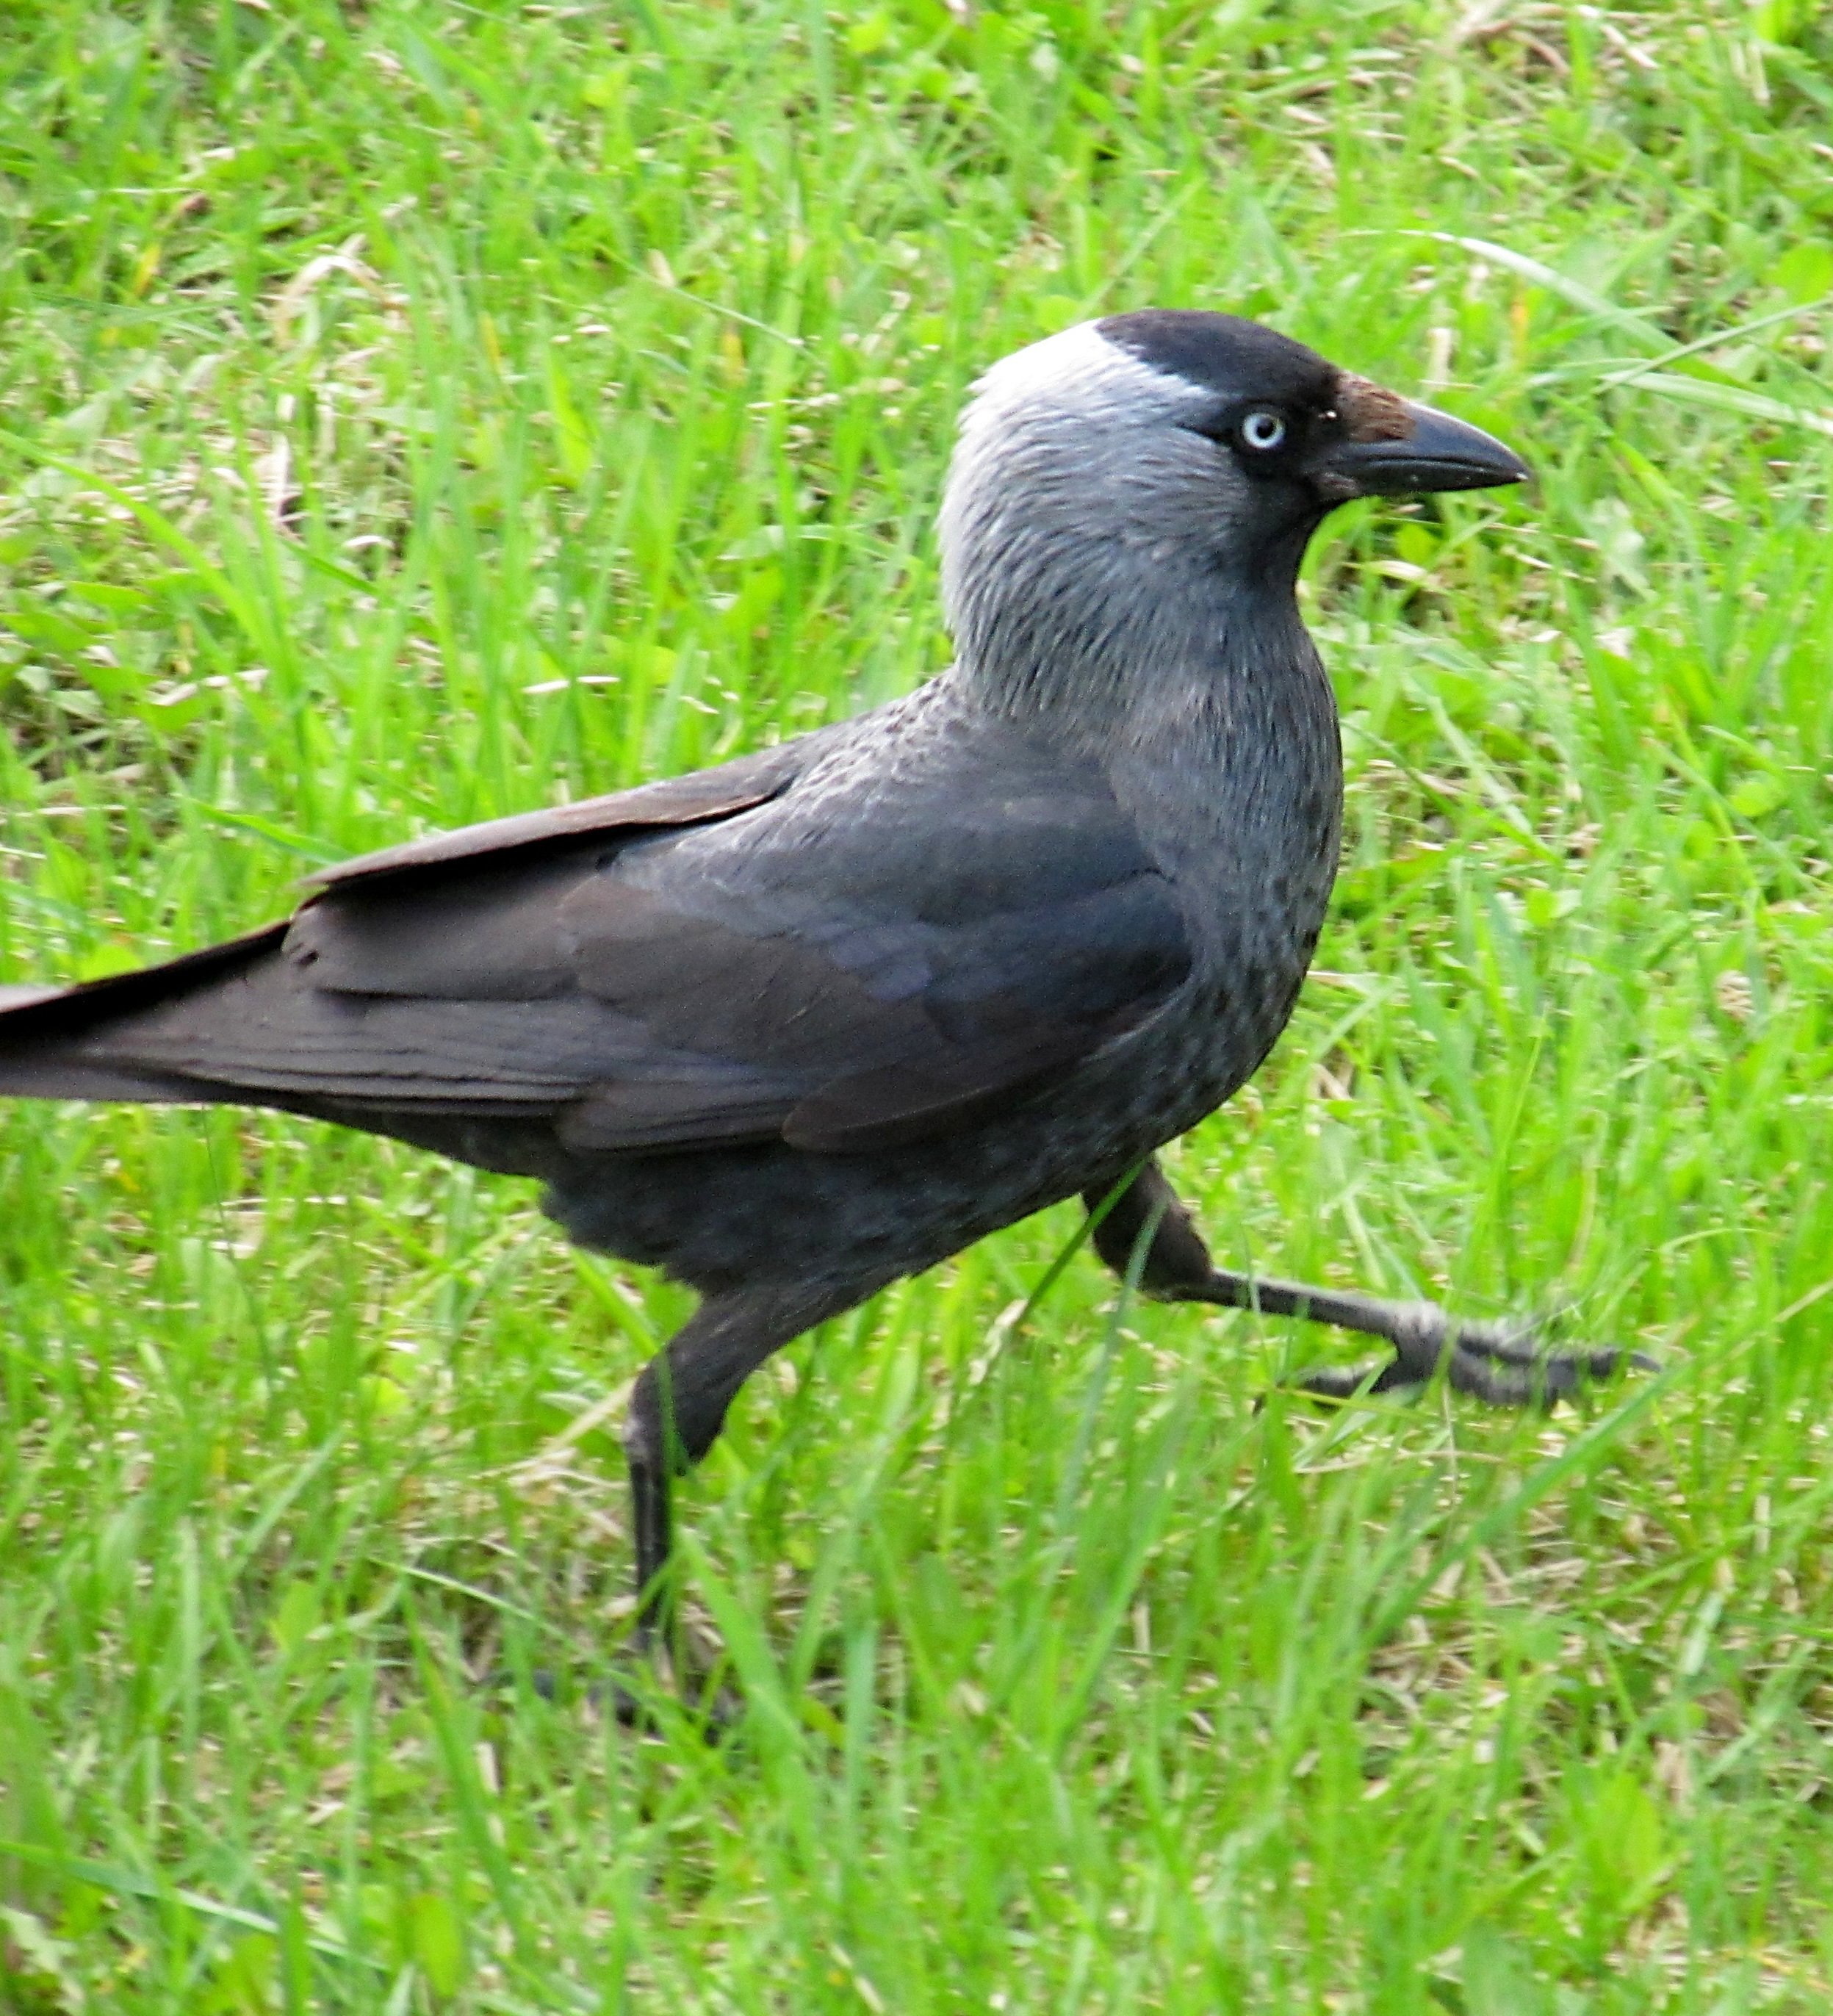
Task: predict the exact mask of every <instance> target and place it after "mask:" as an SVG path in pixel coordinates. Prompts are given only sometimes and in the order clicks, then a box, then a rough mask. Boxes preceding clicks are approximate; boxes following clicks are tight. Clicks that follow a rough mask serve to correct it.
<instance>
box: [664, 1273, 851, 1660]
mask: <svg viewBox="0 0 1833 2016" xmlns="http://www.w3.org/2000/svg"><path fill="white" fill-rule="evenodd" d="M880 1285H882V1284H881V1283H877V1282H867V1283H863V1284H861V1283H852V1284H850V1285H848V1286H845V1287H834V1286H832V1285H830V1284H816V1283H792V1284H790V1285H787V1286H783V1287H764V1288H746V1289H741V1290H737V1291H733V1292H730V1293H728V1294H711V1295H708V1297H707V1298H706V1299H705V1301H703V1302H702V1303H701V1304H700V1307H699V1308H698V1309H697V1310H695V1312H693V1315H692V1316H690V1318H689V1319H688V1320H687V1321H686V1323H683V1324H682V1327H681V1328H680V1329H679V1330H677V1331H676V1332H675V1335H674V1337H672V1339H671V1340H670V1341H669V1342H668V1346H667V1348H666V1349H664V1350H663V1351H661V1352H657V1355H655V1356H654V1358H652V1359H650V1362H649V1363H648V1364H646V1366H644V1367H643V1370H642V1372H641V1373H640V1374H639V1377H638V1378H637V1381H636V1388H635V1390H634V1391H633V1392H632V1395H631V1396H630V1412H629V1414H628V1418H627V1420H626V1421H625V1428H624V1453H625V1460H626V1462H627V1463H628V1466H629V1471H630V1505H631V1515H632V1526H633V1528H634V1530H635V1535H636V1594H637V1604H638V1607H637V1612H636V1643H637V1646H638V1648H639V1651H643V1652H644V1653H648V1652H650V1651H651V1650H652V1649H653V1648H654V1646H655V1644H656V1643H657V1640H658V1639H661V1640H662V1641H663V1642H664V1643H667V1642H668V1640H669V1638H670V1636H672V1631H673V1626H674V1623H675V1602H674V1593H673V1590H672V1586H671V1583H670V1579H669V1576H668V1560H669V1553H670V1549H671V1545H672V1530H673V1528H672V1510H671V1503H670V1501H671V1496H672V1485H673V1481H674V1479H675V1478H677V1477H679V1476H680V1475H682V1474H684V1473H685V1472H686V1471H689V1470H691V1469H692V1468H693V1466H694V1465H695V1464H696V1463H698V1462H699V1461H700V1458H701V1457H702V1456H704V1455H705V1454H706V1453H707V1451H708V1449H711V1447H712V1445H713V1444H714V1442H715V1441H717V1440H718V1435H719V1431H720V1430H721V1428H722V1427H724V1426H725V1424H726V1409H727V1408H728V1407H729V1406H731V1404H732V1402H733V1399H734V1397H735V1396H736V1394H737V1392H738V1389H739V1388H740V1387H741V1386H742V1385H743V1384H744V1382H745V1381H746V1380H747V1379H748V1378H749V1377H751V1374H752V1373H754V1372H755V1371H756V1370H757V1369H758V1366H760V1365H762V1363H763V1362H764V1361H765V1359H767V1358H768V1357H769V1355H771V1353H772V1352H774V1351H776V1350H777V1349H779V1348H780V1347H781V1346H782V1345H786V1344H787V1343H788V1342H789V1341H790V1339H791V1338H793V1337H800V1336H801V1334H802V1332H803V1331H804V1330H812V1328H813V1327H815V1325H816V1323H825V1322H826V1320H827V1319H828V1318H829V1317H830V1316H838V1315H839V1314H840V1313H841V1312H842V1311H843V1310H844V1309H852V1307H853V1306H854V1305H855V1304H857V1303H859V1302H862V1301H864V1300H865V1299H866V1297H867V1296H868V1295H870V1294H873V1293H874V1292H876V1291H877V1288H878V1287H880Z"/></svg>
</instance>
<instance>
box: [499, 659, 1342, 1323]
mask: <svg viewBox="0 0 1833 2016" xmlns="http://www.w3.org/2000/svg"><path fill="white" fill-rule="evenodd" d="M1281 643H1282V644H1283V646H1284V648H1285V650H1286V652H1287V659H1286V662H1285V663H1284V664H1281V665H1280V666H1279V667H1278V668H1277V670H1276V671H1273V676H1271V677H1264V676H1263V677H1262V679H1260V680H1258V681H1257V682H1255V685H1254V686H1253V687H1252V688H1250V687H1249V686H1248V684H1247V682H1241V689H1240V690H1239V691H1238V692H1237V693H1236V694H1235V695H1234V696H1233V698H1234V699H1235V700H1237V702H1238V706H1237V708H1236V709H1235V710H1234V722H1233V727H1234V733H1229V732H1228V730H1227V729H1226V728H1225V726H1224V722H1225V721H1226V718H1227V715H1226V711H1224V710H1223V709H1221V708H1217V709H1215V710H1213V711H1212V710H1211V709H1208V708H1205V710H1204V711H1203V714H1202V716H1201V718H1198V719H1195V720H1193V721H1192V722H1191V723H1190V735H1189V736H1188V738H1187V739H1186V740H1184V741H1183V745H1182V746H1181V747H1179V748H1177V749H1176V750H1166V749H1160V750H1156V751H1141V750H1132V751H1125V752H1124V755H1123V758H1122V760H1121V761H1118V762H1116V763H1115V765H1113V766H1112V767H1111V769H1109V770H1108V772H1107V783H1108V784H1109V785H1110V787H1111V789H1112V790H1113V791H1114V794H1115V802H1116V804H1117V805H1118V807H1119V808H1120V809H1121V811H1122V812H1123V813H1124V814H1125V815H1127V816H1128V817H1129V818H1130V819H1132V820H1133V823H1134V824H1135V826H1136V829H1137V830H1138V831H1139V833H1140V838H1141V841H1142V843H1143V846H1144V848H1145V850H1146V851H1147V854H1148V855H1150V856H1151V859H1152V860H1153V862H1154V865H1155V866H1157V867H1158V869H1159V870H1160V871H1161V873H1162V874H1163V875H1164V877H1165V880H1166V882H1167V884H1168V885H1169V888H1170V889H1171V891H1172V893H1173V895H1174V896H1175V898H1176V902H1177V905H1178V907H1179V911H1180V912H1181V913H1182V916H1183V920H1184V922H1185V925H1186V928H1187V932H1188V935H1189V941H1190V945H1191V947H1192V949H1193V951H1194V953H1195V956H1196V963H1195V965H1194V970H1192V971H1191V973H1190V975H1189V977H1187V979H1186V980H1185V981H1183V983H1182V985H1180V986H1179V987H1178V988H1177V989H1176V992H1174V993H1173V994H1172V995H1171V997H1170V998H1169V999H1167V1000H1166V1001H1165V1003H1164V1005H1163V1006H1161V1007H1160V1008H1158V1010H1157V1011H1156V1012H1155V1013H1153V1014H1152V1015H1151V1017H1150V1018H1149V1019H1148V1020H1147V1021H1146V1022H1145V1024H1143V1026H1142V1027H1140V1028H1136V1029H1134V1030H1133V1031H1129V1033H1127V1034H1125V1035H1123V1036H1121V1037H1119V1038H1118V1039H1116V1040H1115V1041H1114V1042H1111V1044H1109V1045H1107V1046H1105V1047H1104V1049H1101V1050H1100V1051H1099V1052H1097V1053H1096V1054H1095V1055H1093V1057H1089V1059H1088V1060H1086V1061H1085V1062H1083V1063H1082V1064H1080V1065H1079V1067H1077V1068H1076V1070H1075V1072H1074V1073H1073V1075H1071V1076H1069V1077H1068V1078H1064V1079H1063V1080H1062V1081H1061V1082H1059V1083H1057V1084H1053V1085H1050V1087H1049V1088H1048V1089H1045V1090H1043V1091H1040V1092H1038V1093H1035V1094H1033V1095H1032V1096H1030V1097H1028V1098H1027V1099H1025V1100H1023V1101H1022V1103H1020V1104H1018V1105H1017V1106H1016V1107H1013V1108H1010V1109H1008V1110H1007V1111H1003V1112H1000V1113H999V1114H996V1115H995V1116H993V1117H992V1118H989V1119H987V1120H985V1121H982V1122H981V1124H980V1125H978V1126H971V1127H969V1128H966V1129H961V1130H960V1131H959V1132H951V1133H950V1134H949V1136H948V1137H947V1138H946V1139H943V1140H941V1141H938V1142H928V1143H912V1144H910V1145H908V1146H905V1147H897V1148H892V1149H887V1150H880V1151H878V1152H877V1153H867V1154H838V1155H833V1154H810V1153H808V1152H805V1151H801V1150H795V1149H792V1148H790V1147H786V1146H784V1145H783V1144H782V1143H765V1144H759V1145H756V1146H751V1147H739V1148H733V1149H727V1150H719V1151H715V1152H713V1153H710V1154H709V1153H704V1152H703V1153H701V1154H697V1155H694V1156H693V1157H690V1158H688V1157H682V1156H680V1155H678V1154H676V1155H658V1156H641V1157H603V1156H597V1157H580V1158H577V1159H574V1160H571V1161H564V1162H562V1163H560V1164H559V1165H549V1167H547V1168H543V1169H542V1170H541V1171H540V1172H539V1173H541V1174H543V1175H546V1177H547V1179H548V1181H549V1186H550V1188H549V1199H548V1206H547V1208H548V1209H549V1211H551V1212H552V1213H553V1215H554V1216H555V1217H556V1219H559V1220H560V1222H561V1223H562V1224H563V1225H564V1226H565V1227H566V1229H567V1231H568V1232H569V1233H571V1235H572V1237H574V1238H575V1239H577V1240H580V1241H581V1242H582V1244H586V1245H590V1246H595V1247H602V1248H603V1249H604V1250H605V1251H610V1252H614V1253H617V1254H619V1255H621V1256H622V1257H624V1258H626V1259H630V1260H636V1261H640V1262H646V1263H648V1264H651V1265H657V1266H660V1267H661V1268H663V1269H665V1270H666V1271H667V1272H668V1273H671V1274H672V1275H674V1276H676V1277H677V1278H678V1279H679V1280H683V1281H686V1282H688V1283H691V1284H692V1285H693V1286H694V1287H698V1288H701V1289H719V1288H725V1287H733V1286H736V1285H737V1284H739V1283H748V1282H755V1281H759V1280H822V1281H827V1282H833V1283H837V1284H838V1283H849V1282H854V1281H857V1280H859V1278H860V1276H861V1275H862V1273H863V1274H864V1275H866V1276H872V1277H876V1278H877V1279H878V1280H882V1281H888V1280H894V1279H895V1278H896V1277H897V1276H899V1275H902V1274H908V1273H917V1272H918V1271H920V1270H921V1269H924V1268H926V1267H929V1266H931V1265H935V1262H937V1261H938V1260H941V1259H943V1258H946V1257H947V1255H949V1254H951V1253H954V1252H957V1251H960V1248H961V1247H962V1246H963V1244H967V1243H968V1242H969V1241H971V1240H974V1239H978V1238H979V1237H981V1236H982V1235H983V1234H984V1233H988V1232H991V1231H993V1230H995V1229H997V1228H998V1227H999V1226H1005V1225H1010V1224H1011V1223H1012V1222H1014V1220H1016V1219H1021V1218H1024V1217H1027V1216H1028V1215H1030V1214H1031V1213H1032V1211H1038V1210H1040V1209H1042V1208H1043V1207H1044V1206H1045V1205H1046V1204H1055V1203H1057V1202H1060V1201H1061V1200H1062V1199H1064V1198H1065V1197H1074V1196H1076V1195H1078V1194H1079V1193H1081V1192H1082V1191H1083V1190H1087V1189H1089V1188H1090V1187H1091V1186H1097V1187H1098V1186H1103V1185H1106V1184H1111V1183H1113V1182H1115V1181H1117V1180H1118V1178H1119V1177H1120V1176H1121V1175H1123V1174H1124V1173H1125V1171H1126V1170H1127V1169H1128V1168H1130V1167H1131V1166H1133V1165H1134V1164H1135V1163H1136V1162H1138V1161H1140V1160H1141V1159H1142V1158H1143V1157H1145V1156H1146V1155H1147V1154H1149V1153H1150V1152H1151V1150H1153V1149H1154V1148H1156V1147H1159V1146H1161V1144H1162V1143H1165V1142H1166V1141H1168V1140H1170V1139H1173V1138H1175V1137H1176V1136H1178V1135H1179V1134H1181V1133H1183V1132H1185V1131H1186V1130H1187V1129H1189V1128H1190V1127H1192V1126H1194V1125H1195V1124H1196V1122H1197V1121H1199V1120H1201V1119H1202V1118H1204V1117H1205V1115H1206V1114H1209V1113H1212V1112H1213V1111H1215V1108H1216V1107H1218V1106H1219V1105H1220V1104H1221V1103H1223V1100H1226V1098H1227V1097H1228V1096H1229V1094H1230V1093H1232V1092H1233V1091H1234V1089H1236V1088H1237V1086H1238V1085H1241V1083H1242V1082H1244V1080H1245V1079H1246V1078H1248V1076H1249V1075H1250V1074H1251V1072H1252V1071H1254V1070H1255V1067H1257V1066H1258V1065H1259V1063H1260V1062H1261V1060H1262V1058H1263V1057H1265V1056H1266V1053H1267V1051H1268V1050H1269V1049H1270V1048H1271V1047H1272V1045H1273V1041H1274V1039H1276V1038H1277V1035H1279V1032H1280V1030H1281V1029H1282V1028H1284V1026H1285V1023H1286V1021H1287V1017H1288V1016H1289V1015H1290V1013H1291V1008H1292V1004H1293V1002H1294V1001H1295V999H1296V998H1297V995H1298V987H1299V984H1300V982H1301V981H1302V979H1303V977H1304V974H1305V967H1306V965H1307V964H1308V963H1309V959H1310V957H1311V953H1312V949H1313V946H1314V945H1316V940H1317V934H1318V931H1319V929H1320V926H1321V925H1322V923H1323V915H1324V906H1325V903H1326V902H1327V898H1328V896H1329V894H1330V887H1331V878H1332V876H1333V874H1334V870H1335V866H1336V859H1337V846H1338V826H1339V822H1340V817H1341V764H1340V761H1339V758H1338V746H1337V720H1336V711H1335V707H1334V702H1333V700H1332V698H1331V692H1330V689H1329V686H1328V684H1327V681H1326V679H1325V678H1324V675H1323V668H1322V666H1321V665H1320V663H1319V661H1318V659H1317V657H1316V653H1315V652H1314V651H1313V650H1312V649H1311V647H1310V645H1309V640H1308V639H1305V637H1304V635H1303V633H1302V632H1295V634H1294V635H1291V636H1288V637H1287V638H1286V639H1283V640H1281ZM1269 669H1270V668H1269ZM1223 684H1224V685H1225V686H1226V681H1225V682H1223ZM944 713H947V714H950V715H953V717H954V718H955V719H956V721H958V722H960V724H961V725H962V729H963V732H964V733H969V734H971V733H973V732H974V727H975V725H976V711H975V709H974V707H973V705H972V704H971V702H967V701H965V700H963V697H962V695H961V694H960V690H959V687H958V685H957V684H956V682H954V681H953V679H951V677H950V676H949V675H944V676H943V678H942V679H939V680H938V681H937V682H935V685H933V686H930V687H928V688H926V689H924V691H923V692H922V693H920V694H919V695H917V696H916V697H914V698H913V700H909V701H904V702H898V703H896V704H894V706H893V707H890V708H888V709H886V710H884V714H883V715H882V716H872V717H868V718H866V720H864V721H862V722H860V723H859V724H858V728H859V742H858V743H855V745H854V749H855V752H856V751H859V750H860V749H863V750H864V751H876V750H877V748H878V747H880V746H881V745H888V746H889V747H891V748H893V749H895V746H896V744H895V737H896V735H897V732H898V730H900V729H903V728H905V727H906V725H909V724H911V723H912V722H922V721H924V720H925V718H935V717H937V716H939V715H942V714H944ZM1251 715H1261V716H1262V720H1261V721H1260V722H1255V724H1254V725H1255V726H1256V727H1259V728H1260V729H1262V731H1263V732H1262V733H1250V734H1248V735H1243V734H1242V733H1241V729H1242V728H1243V727H1244V725H1247V723H1246V722H1245V721H1244V716H1251ZM1275 718H1277V728H1276V727H1275V725H1274V722H1275ZM924 739H925V740H926V741H927V737H925V738H924ZM1193 762H1194V763H1196V764H1198V765H1201V766H1202V767H1203V768H1204V769H1205V771H1206V773H1207V775H1208V777H1209V778H1210V779H1212V780H1213V787H1214V789H1215V794H1216V795H1215V804H1216V805H1228V806H1230V807H1231V808H1238V807H1239V806H1240V805H1241V803H1242V801H1243V800H1244V798H1250V797H1255V796H1260V797H1265V798H1266V800H1267V801H1268V802H1267V805H1266V817H1265V818H1264V819H1262V820H1260V821H1259V822H1257V823H1255V826H1253V827H1252V829H1251V833H1249V834H1248V835H1246V836H1244V834H1243V833H1242V832H1241V830H1239V829H1238V828H1237V832H1236V833H1235V834H1234V836H1233V844H1232V845H1226V846H1225V845H1224V844H1223V840H1222V836H1221V835H1220V834H1219V833H1217V832H1216V831H1215V830H1214V829H1215V827H1218V826H1220V824H1221V823H1222V821H1221V818H1220V817H1219V816H1218V815H1214V814H1212V832H1211V833H1210V834H1209V835H1208V836H1206V837H1205V844H1197V845H1195V846H1193V845H1192V844H1191V836H1190V834H1189V833H1179V834H1175V835H1174V834H1171V833H1164V832H1161V831H1155V830H1154V826H1155V824H1156V823H1157V822H1155V821H1154V819H1153V817H1152V808H1153V807H1154V805H1158V804H1160V803H1161V802H1163V801H1164V799H1165V796H1166V788H1165V787H1166V784H1167V782H1168V779H1167V778H1166V776H1165V772H1166V771H1167V770H1169V769H1176V768H1178V767H1181V766H1183V765H1187V764H1190V763H1193ZM1256 772H1258V773H1259V775H1258V776H1256V774H1255V773H1256ZM1276 777H1277V778H1278V779H1280V788H1279V789H1277V790H1276V789H1274V788H1273V779H1274V778H1276ZM1295 778H1296V779H1303V780H1304V783H1305V790H1304V791H1303V793H1302V794H1301V795H1300V796H1299V797H1298V798H1297V799H1296V800H1295V799H1294V798H1293V797H1291V795H1289V794H1287V791H1286V790H1285V789H1284V787H1285V786H1286V785H1287V784H1288V783H1290V782H1291V781H1292V780H1294V779H1295ZM808 789H809V791H810V794H811V796H815V797H818V796H819V793H820V770H819V756H817V763H816V769H815V772H814V774H813V776H812V778H811V779H810V783H809V786H808ZM793 802H794V800H793V798H792V800H791V803H793ZM1295 803H1296V804H1299V805H1302V806H1303V807H1304V813H1305V815H1304V816H1302V817H1301V816H1294V815H1293V807H1294V805H1295ZM775 809H776V808H774V807H772V808H765V810H763V811H761V812H757V813H753V814H751V815H747V817H748V818H749V819H755V820H759V821H762V820H764V819H768V818H769V816H770V815H771V813H772V812H774V811H775ZM830 816H832V817H833V818H834V819H836V820H837V821H838V822H841V823H844V822H845V821H846V820H848V819H849V818H850V816H851V812H850V808H849V807H848V801H847V798H846V796H845V794H844V791H841V792H837V793H836V794H834V802H833V805H832V809H831V814H830ZM741 823H743V822H742V820H741V821H735V822H734V825H735V826H737V825H740V824H741ZM718 837H719V838H721V839H723V838H724V837H725V836H724V835H723V834H721V835H719V836H718ZM711 838H712V836H708V837H706V838H704V839H703V838H702V837H701V836H700V835H698V834H696V835H693V836H690V837H687V838H684V839H682V840H680V841H672V840H671V841H652V842H650V843H649V845H650V847H652V848H655V849H657V850H658V851H661V850H664V849H668V848H677V849H682V850H685V851H695V852H698V851H700V849H701V848H705V847H707V846H708V842H709V841H711Z"/></svg>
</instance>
